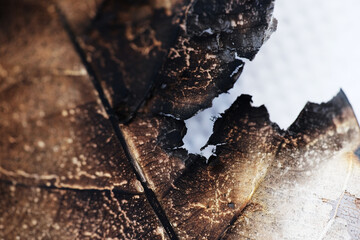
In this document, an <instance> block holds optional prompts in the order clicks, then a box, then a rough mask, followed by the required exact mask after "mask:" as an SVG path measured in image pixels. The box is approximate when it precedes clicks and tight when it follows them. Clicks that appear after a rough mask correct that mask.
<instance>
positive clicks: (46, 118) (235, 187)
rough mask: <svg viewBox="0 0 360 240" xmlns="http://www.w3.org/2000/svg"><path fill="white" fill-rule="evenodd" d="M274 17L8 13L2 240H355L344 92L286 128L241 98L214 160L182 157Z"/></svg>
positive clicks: (263, 6)
mask: <svg viewBox="0 0 360 240" xmlns="http://www.w3.org/2000/svg"><path fill="white" fill-rule="evenodd" d="M273 8H274V1H272V0H259V1H247V0H197V1H187V0H149V1H141V0H140V1H115V0H105V1H100V0H93V1H90V0H89V1H70V0H61V1H60V0H59V1H57V0H53V1H41V0H14V1H12V0H11V1H10V0H0V29H1V30H0V239H6V240H7V239H174V240H176V239H244V240H245V239H246V240H248V239H251V240H253V239H254V240H256V239H259V240H272V239H273V240H278V239H280V240H281V239H289V240H290V239H291V240H293V239H295V240H296V239H299V240H300V239H311V240H312V239H318V240H322V239H324V240H330V239H331V240H342V239H348V240H356V239H360V184H359V183H360V160H359V157H360V129H359V125H358V122H357V119H356V117H355V115H354V112H353V110H352V107H351V105H350V103H349V102H348V100H347V98H346V96H345V93H344V92H343V91H342V90H340V91H339V93H338V94H337V95H336V96H335V97H334V98H333V99H331V100H330V101H328V102H326V103H321V104H316V103H310V102H309V103H307V104H306V106H305V107H304V108H303V110H302V111H301V112H300V114H299V116H298V118H297V119H295V120H294V123H293V124H292V125H291V126H290V127H289V128H288V129H287V130H283V129H281V128H280V127H279V126H278V125H277V124H276V123H273V122H271V121H270V118H269V114H268V112H267V109H266V107H265V106H259V107H254V106H252V100H251V99H252V97H251V96H250V95H246V94H243V95H241V96H239V97H238V98H237V99H236V101H235V102H234V103H233V104H232V105H231V107H230V108H229V109H228V110H226V111H225V112H224V113H222V114H221V115H220V117H219V118H217V119H216V120H215V122H214V126H213V134H212V135H211V137H210V138H209V140H208V142H207V145H206V146H208V145H213V146H215V147H216V148H215V150H214V151H213V154H212V156H211V157H209V158H205V157H204V156H201V155H196V154H190V153H188V151H187V150H186V149H184V148H183V147H182V146H183V141H182V138H183V137H184V135H185V134H186V131H187V129H186V126H185V123H184V120H186V119H188V118H190V117H192V116H194V115H195V114H196V113H197V112H198V111H201V110H203V109H205V108H209V107H211V103H212V100H213V99H214V98H215V97H217V96H219V95H220V94H222V93H226V92H227V91H228V90H229V89H231V88H232V87H233V84H234V83H235V81H236V80H237V79H238V77H239V76H240V74H241V71H242V69H243V67H244V65H245V62H244V61H243V60H244V58H246V59H249V60H252V59H253V58H254V57H255V55H256V54H257V52H258V51H259V49H260V47H261V45H262V44H263V43H264V42H265V41H266V40H267V39H268V38H269V37H270V35H271V33H272V32H273V31H275V29H276V25H277V21H276V19H275V18H273V16H272V12H273ZM279 24H281V23H279ZM289 81H291V79H289ZM274 97H276V96H274Z"/></svg>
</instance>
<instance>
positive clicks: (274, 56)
mask: <svg viewBox="0 0 360 240" xmlns="http://www.w3.org/2000/svg"><path fill="white" fill-rule="evenodd" d="M359 12H360V1H358V0H342V1H338V0H316V1H312V0H302V1H290V0H276V2H275V12H274V16H275V17H276V18H277V19H278V29H277V31H276V32H275V33H273V35H272V36H271V37H270V39H269V40H268V42H267V43H265V45H264V46H263V47H262V48H261V49H260V52H259V53H258V55H257V56H256V57H255V59H254V60H253V61H252V62H247V63H246V64H245V69H244V72H243V73H242V75H241V77H240V79H239V80H238V81H237V83H236V84H235V87H234V88H233V89H231V90H230V94H223V95H221V96H220V97H219V98H217V99H215V100H214V101H213V105H214V106H213V108H211V109H207V110H205V111H203V112H201V113H199V114H197V115H196V116H195V117H193V118H191V119H189V120H187V121H186V126H187V127H188V134H187V135H186V136H185V138H184V143H185V148H186V149H188V150H189V151H190V152H192V153H200V147H202V146H203V145H204V144H205V143H206V141H207V139H208V138H209V136H210V135H211V133H212V126H213V122H212V121H211V120H210V119H211V118H212V117H213V116H218V114H219V113H221V112H223V111H224V110H226V109H227V108H228V107H229V106H230V105H231V103H232V102H233V101H234V100H235V99H236V98H237V97H238V96H239V95H241V94H243V93H244V94H250V95H252V96H253V101H254V105H255V106H258V105H262V104H264V105H265V106H266V107H267V109H268V111H269V113H270V119H271V120H272V121H274V122H276V123H277V124H279V125H280V127H282V128H287V127H288V126H289V125H290V124H291V123H292V122H293V121H294V120H295V118H296V117H297V115H298V114H299V113H300V111H301V109H302V108H303V106H304V105H305V103H306V102H307V101H312V102H317V103H320V102H324V101H328V100H330V99H331V98H332V97H333V96H334V95H336V93H337V92H338V91H339V89H340V88H342V89H343V90H344V92H345V93H346V95H347V96H348V98H349V100H350V103H351V104H352V106H353V108H354V110H355V114H356V115H357V116H358V117H360V42H359V40H360V27H359V23H360V14H359ZM210 153H211V149H207V150H205V151H204V152H203V154H204V155H206V156H209V155H210Z"/></svg>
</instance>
